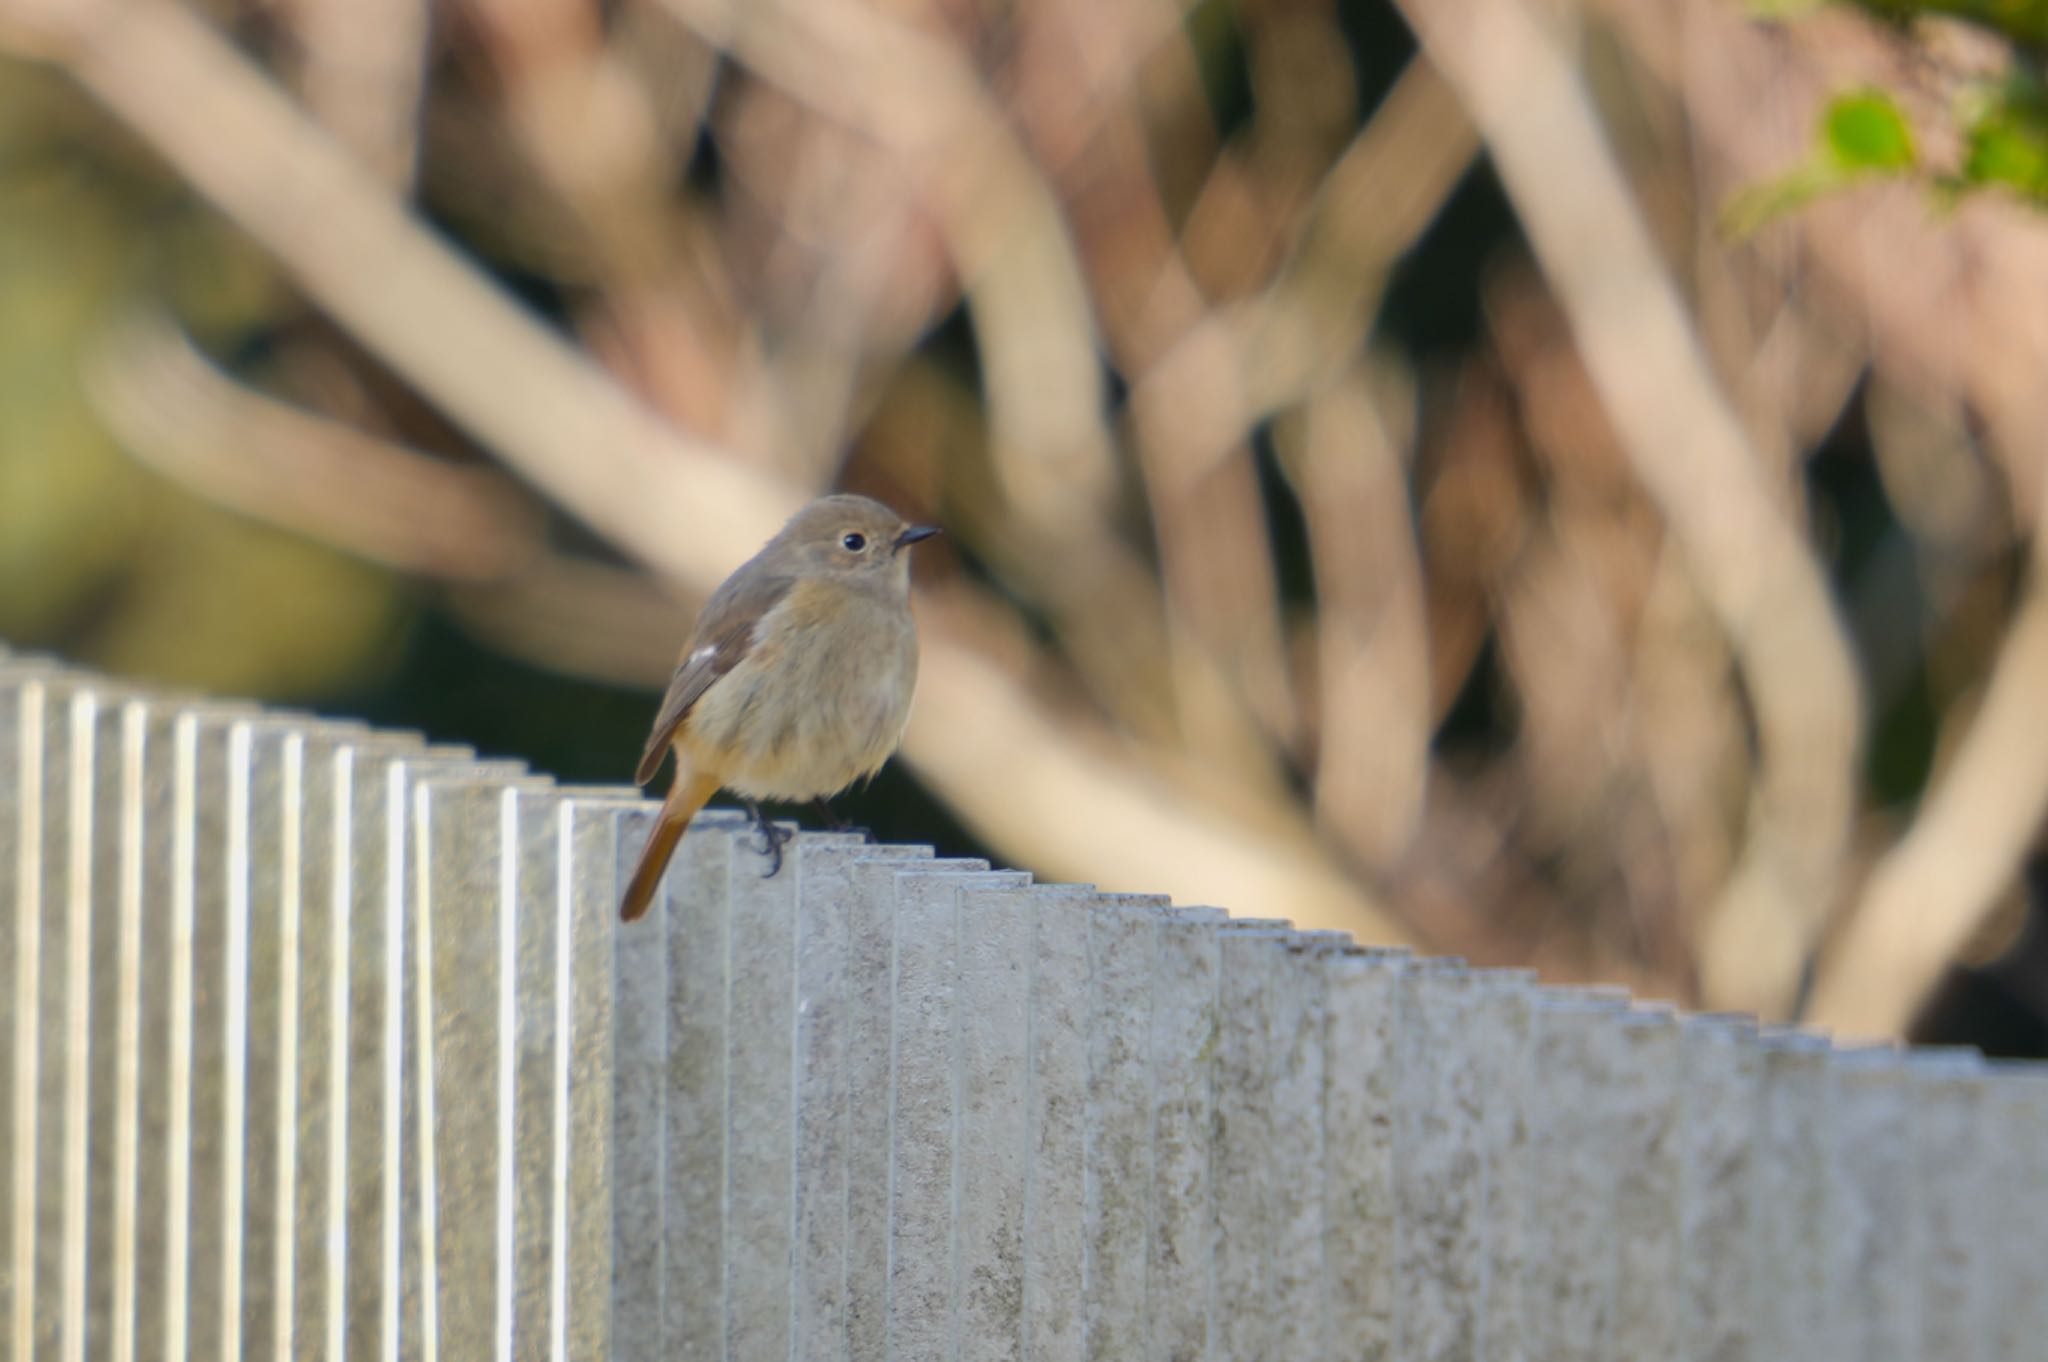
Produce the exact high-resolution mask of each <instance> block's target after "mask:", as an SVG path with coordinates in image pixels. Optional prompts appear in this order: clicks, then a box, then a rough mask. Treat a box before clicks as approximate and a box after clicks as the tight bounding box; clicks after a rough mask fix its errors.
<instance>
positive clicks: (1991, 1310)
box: [1979, 1064, 2048, 1362]
mask: <svg viewBox="0 0 2048 1362" xmlns="http://www.w3.org/2000/svg"><path fill="white" fill-rule="evenodd" d="M1988 1080H1989V1081H1988V1083H1987V1086H1986V1088H1985V1092H1984V1121H1983V1124H1982V1125H1981V1126H1980V1127H1979V1131H1980V1133H1981V1136H1982V1141H1983V1142H1982V1145H1981V1149H1982V1151H1983V1156H1984V1173H1985V1180H1986V1182H1987V1183H1988V1185H1989V1187H1990V1188H1991V1191H1990V1192H1989V1196H1990V1198H1991V1206H1990V1210H1989V1213H1988V1215H1987V1217H1986V1226H1987V1234H1988V1238H1989V1240H1990V1244H1991V1245H1992V1247H1991V1249H1990V1251H1989V1254H1988V1261H1987V1262H1986V1263H1985V1270H1984V1278H1983V1287H1982V1289H1983V1291H1984V1297H1985V1300H1984V1320H1985V1323H1986V1325H1987V1327H1988V1329H1989V1333H1990V1337H1989V1338H1988V1339H1987V1340H1986V1355H1987V1356H1988V1357H1989V1358H1990V1359H1992V1362H2021V1359H2035V1360H2038V1359H2039V1358H2040V1356H2041V1350H2042V1346H2043V1340H2048V1291H2043V1290H2041V1266H2040V1265H2041V1255H2040V1253H2039V1251H2038V1250H2036V1251H2032V1252H2029V1251H2028V1250H2027V1249H2025V1248H2022V1247H2021V1246H2022V1245H2034V1244H2038V1243H2039V1238H2038V1236H2039V1235H2040V1234H2041V1227H2042V1226H2043V1225H2044V1224H2048V1068H2044V1067H2043V1066H2040V1065H2019V1064H1996V1065H1991V1066H1989V1070H1988Z"/></svg>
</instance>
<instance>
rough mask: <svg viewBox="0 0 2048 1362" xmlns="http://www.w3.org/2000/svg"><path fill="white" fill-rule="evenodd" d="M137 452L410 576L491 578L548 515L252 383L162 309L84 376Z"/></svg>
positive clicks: (507, 492)
mask: <svg viewBox="0 0 2048 1362" xmlns="http://www.w3.org/2000/svg"><path fill="white" fill-rule="evenodd" d="M89 378H90V380H91V389H92V392H93V395H94V397H95V399H96V401H97V405H98V407H99V411H100V415H101V417H102V418H103V419H104V420H105V421H106V422H107V424H108V426H109V427H110V428H111V429H112V430H113V431H114V432H115V434H117V435H118V436H120V438H121V440H122V441H123V443H125V444H126V445H127V447H128V449H129V450H130V452H132V453H133V454H135V455H136V457H138V458H140V459H142V460H143V461H144V462H146V463H148V464H150V465H152V466H153V467H155V468H156V469H157V470H158V471H159V472H161V473H164V474H166V475H167V476H169V477H171V478H174V479H176V480H177V481H179V482H182V483H185V484H187V485H188V486H189V487H190V488H191V489H192V490H193V491H196V492H198V493H200V494H201V495H203V496H207V497H210V498H212V499H213V500H215V501H218V502H220V503H221V504H223V505H226V506H231V507H233V508H235V509H236V510H238V511H241V512H243V513H245V514H247V515H252V516H255V517H257V518H259V519H263V520H268V521H270V522H272V523H274V524H277V525H282V526H284V527H285V528H287V529H290V530H294V531H296V532H298V533H300V534H303V535H305V536H307V537H308V538H311V539H318V540H321V541H323V542H325V543H328V544H332V545H334V546H335V547H336V548H339V549H342V550H345V551H346V552H349V553H353V554H355V555H357V556H358V557H362V558H367V559H369V560H370V561H371V562H375V563H382V564H384V565H386V566H388V567H393V568H397V569H399V570H400V571H403V572H415V573H420V574H423V575H425V576H429V577H439V578H447V579H452V580H457V581H491V580H495V579H497V578H501V577H507V576H511V575H513V574H514V573H516V572H518V571H520V570H521V569H522V568H523V566H524V565H525V564H526V563H528V562H529V561H531V560H532V559H533V558H534V557H535V556H536V555H538V554H539V553H540V552H541V551H542V546H543V540H544V538H545V535H546V531H547V518H546V512H545V511H544V509H543V508H542V507H541V505H540V504H539V503H538V502H536V501H535V500H534V499H533V498H532V497H531V496H530V495H528V494H527V493H526V492H525V491H523V490H521V489H520V488H519V487H518V486H517V485H516V484H515V483H513V481H512V480H511V479H510V478H507V477H506V476H505V475H504V474H503V473H500V472H499V471H498V470H497V469H495V468H491V467H485V466H479V465H476V464H458V463H451V462H449V461H447V460H445V459H437V458H434V457H432V456H431V455H426V454H420V453H416V452H414V451H412V450H409V449H404V448H401V447H399V446H397V445H393V444H389V443H387V442H385V441H383V440H380V439H378V438H376V437H375V436H373V435H368V434H365V433H364V432H362V431H360V430H357V429H355V428H354V427H352V426H347V425H344V424H342V423H341V422H339V421H333V420H329V419H327V418H326V417H323V416H319V415H316V414H314V413H312V412H307V411H301V410H299V409H298V408H295V407H292V406H289V405H287V404H286V403H283V402H280V401H278V400H277V399H275V398H272V397H266V396H264V395H263V394H261V393H258V392H254V391H252V390H250V389H248V388H244V387H243V386H241V385H240V384H238V383H236V382H235V381H234V380H233V379H230V378H229V377H227V376H226V375H225V374H223V373H221V372H220V371H219V370H218V369H216V368H214V367H213V366H212V365H211V364H209V363H208V362H207V360H206V358H205V357H204V356H203V355H201V354H200V353H199V352H198V351H197V350H195V349H193V347H192V345H191V343H190V342H189V341H188V340H187V339H186V338H185V336H184V335H183V334H182V333H181V332H179V331H178V329H177V328H176V327H175V326H174V325H173V324H172V323H171V322H170V321H169V320H168V319H167V318H165V317H162V316H160V315H156V314H149V315H143V316H137V317H133V318H131V319H129V320H128V321H127V322H126V323H125V324H123V325H122V326H121V327H119V328H117V329H116V331H115V332H114V333H113V334H112V335H111V336H110V337H109V338H108V340H107V342H106V344H105V345H104V347H103V348H102V351H101V353H100V355H99V357H98V362H97V363H96V364H95V365H94V366H93V369H92V372H91V374H90V375H89Z"/></svg>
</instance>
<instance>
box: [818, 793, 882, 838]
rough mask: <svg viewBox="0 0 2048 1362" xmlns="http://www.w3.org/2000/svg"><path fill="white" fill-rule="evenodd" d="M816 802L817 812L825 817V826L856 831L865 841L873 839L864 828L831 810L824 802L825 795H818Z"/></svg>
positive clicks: (840, 830)
mask: <svg viewBox="0 0 2048 1362" xmlns="http://www.w3.org/2000/svg"><path fill="white" fill-rule="evenodd" d="M816 803H817V805H818V812H819V813H820V814H821V815H822V816H823V817H824V819H825V826H826V827H827V828H829V829H831V830H832V831H833V832H857V833H859V834H860V835H861V837H862V838H863V839H865V840H867V841H870V842H872V841H874V840H875V838H874V834H873V833H871V832H869V831H868V830H867V829H866V828H864V827H860V826H857V825H856V824H853V823H849V822H847V821H846V820H845V819H844V818H841V817H840V816H839V815H838V814H836V813H834V812H832V806H831V805H830V804H828V803H826V802H825V796H823V795H819V796H818V798H817V800H816Z"/></svg>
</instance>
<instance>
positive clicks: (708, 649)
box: [683, 643, 718, 667]
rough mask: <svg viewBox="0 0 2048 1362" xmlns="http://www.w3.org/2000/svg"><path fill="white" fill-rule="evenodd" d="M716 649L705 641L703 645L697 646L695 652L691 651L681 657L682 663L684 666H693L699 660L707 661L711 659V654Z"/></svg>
mask: <svg viewBox="0 0 2048 1362" xmlns="http://www.w3.org/2000/svg"><path fill="white" fill-rule="evenodd" d="M717 651H718V649H717V648H715V647H713V646H712V645H710V644H709V643H707V644H705V645H704V646H703V647H701V648H699V649H698V650H697V651H696V652H694V653H691V654H690V655H689V656H688V657H687V658H685V659H683V665H684V666H686V667H694V666H696V665H697V664H698V663H699V662H709V661H710V660H711V655H712V654H713V653H715V652H717Z"/></svg>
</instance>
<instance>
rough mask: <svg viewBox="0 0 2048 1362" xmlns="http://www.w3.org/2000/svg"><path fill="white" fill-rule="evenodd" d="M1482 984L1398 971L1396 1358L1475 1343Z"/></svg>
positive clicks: (1445, 1357) (1464, 1350)
mask: <svg viewBox="0 0 2048 1362" xmlns="http://www.w3.org/2000/svg"><path fill="white" fill-rule="evenodd" d="M1484 988H1485V984H1484V982H1483V980H1482V978H1481V977H1480V976H1477V975H1475V974H1474V973H1473V972H1472V971H1470V970H1468V969H1466V968H1465V967H1464V966H1463V964H1462V963H1461V962H1459V961H1455V960H1445V961H1438V960H1428V961H1417V962H1414V963H1413V964H1412V965H1411V967H1410V968H1408V969H1406V970H1404V971H1402V973H1401V976H1400V983H1399V987H1398V999H1399V1001H1398V1006H1399V1009H1400V1011H1399V1022H1398V1025H1399V1030H1398V1031H1397V1033H1396V1041H1395V1047H1396V1056H1397V1070H1396V1072H1397V1074H1398V1077H1397V1079H1396V1082H1397V1083H1398V1085H1399V1086H1398V1088H1397V1095H1396V1103H1395V1109H1394V1151H1395V1154H1394V1157H1395V1169H1396V1187H1397V1197H1398V1205H1399V1214H1400V1221H1399V1223H1400V1236H1401V1260H1400V1270H1401V1278H1400V1282H1401V1285H1400V1299H1401V1306H1402V1308H1401V1314H1400V1342H1399V1349H1398V1351H1397V1353H1396V1356H1397V1357H1399V1358H1401V1359H1403V1362H1451V1359H1456V1358H1469V1357H1472V1356H1474V1355H1475V1354H1476V1352H1477V1350H1478V1346H1479V1306H1480V1301H1481V1299H1482V1295H1481V1288H1482V1284H1483V1281H1484V1247H1485V1241H1484V1238H1483V1235H1482V1224H1481V1220H1482V1216H1483V1214H1484V1211H1485V1164H1484V1162H1483V1160H1482V1149H1483V1138H1482V1137H1483V1132H1484V1128H1485V1123H1484V1113H1483V1105H1482V1104H1483V1100H1484V1095H1483V1094H1482V1092H1481V1091H1480V1076H1481V1073H1482V1071H1483V1069H1484V1067H1485V1063H1486V1061H1485V1058H1484V1056H1483V1054H1482V1050H1481V1047H1480V1045H1476V1044H1474V1041H1473V1038H1474V1036H1475V1035H1476V1034H1477V1020H1478V1015H1479V999H1480V997H1481V995H1482V993H1483V991H1484Z"/></svg>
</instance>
